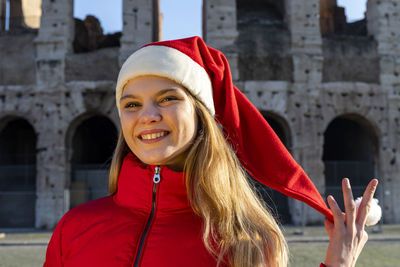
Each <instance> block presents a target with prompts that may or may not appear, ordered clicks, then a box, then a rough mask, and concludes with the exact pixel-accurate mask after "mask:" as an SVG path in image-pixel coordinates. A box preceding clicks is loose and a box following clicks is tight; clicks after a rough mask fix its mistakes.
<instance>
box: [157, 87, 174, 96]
mask: <svg viewBox="0 0 400 267" xmlns="http://www.w3.org/2000/svg"><path fill="white" fill-rule="evenodd" d="M169 92H173V93H176V92H178V90H177V89H175V88H167V89H163V90H161V91H159V92H158V93H157V94H156V96H160V95H163V94H166V93H169Z"/></svg>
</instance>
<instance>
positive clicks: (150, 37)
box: [119, 0, 161, 65]
mask: <svg viewBox="0 0 400 267" xmlns="http://www.w3.org/2000/svg"><path fill="white" fill-rule="evenodd" d="M159 7H160V3H159V0H123V7H122V10H123V28H122V37H121V48H120V50H119V51H120V52H119V53H120V56H119V63H120V65H122V64H123V63H124V61H125V59H126V58H127V57H128V56H130V55H131V54H132V53H133V52H134V51H135V50H137V49H138V48H140V47H141V46H143V45H145V44H147V43H149V42H155V41H159V40H160V30H159V29H160V23H161V21H160V15H159V14H160V12H159Z"/></svg>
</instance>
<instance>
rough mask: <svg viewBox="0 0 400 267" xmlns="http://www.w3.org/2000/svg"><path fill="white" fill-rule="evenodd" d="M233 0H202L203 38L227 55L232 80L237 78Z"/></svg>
mask: <svg viewBox="0 0 400 267" xmlns="http://www.w3.org/2000/svg"><path fill="white" fill-rule="evenodd" d="M238 35H239V34H238V31H237V28H236V1H235V0H203V39H204V40H205V41H206V42H207V45H209V46H211V47H214V48H216V49H218V50H221V51H222V52H223V53H224V54H225V56H226V57H227V59H228V61H229V64H230V68H231V72H232V78H233V80H239V70H238V53H237V52H236V51H235V49H234V43H235V40H236V38H237V37H238Z"/></svg>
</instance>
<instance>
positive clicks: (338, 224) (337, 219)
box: [327, 195, 345, 231]
mask: <svg viewBox="0 0 400 267" xmlns="http://www.w3.org/2000/svg"><path fill="white" fill-rule="evenodd" d="M327 200H328V205H329V207H330V209H331V211H332V215H333V222H334V224H335V229H337V230H340V231H342V230H343V229H344V228H345V225H344V220H343V215H342V211H341V210H340V208H339V205H338V204H337V203H336V200H335V199H334V198H333V196H331V195H329V196H328V198H327Z"/></svg>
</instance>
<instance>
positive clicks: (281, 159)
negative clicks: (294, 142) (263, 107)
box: [116, 37, 333, 221]
mask: <svg viewBox="0 0 400 267" xmlns="http://www.w3.org/2000/svg"><path fill="white" fill-rule="evenodd" d="M144 75H156V76H161V77H165V78H169V79H171V80H173V81H175V82H176V83H178V84H181V85H183V86H184V87H185V88H187V89H188V90H189V91H190V92H191V93H192V94H193V95H195V96H196V97H197V98H198V99H199V100H201V101H202V102H203V103H204V104H205V105H206V106H207V108H208V109H209V110H210V112H211V114H212V115H214V118H215V120H216V121H217V122H218V123H219V124H221V125H222V129H223V132H224V135H225V137H226V140H227V141H228V142H229V143H230V145H231V146H232V147H233V149H234V151H236V155H237V157H238V158H239V160H240V162H241V164H242V166H243V167H244V168H245V169H246V170H247V171H248V172H249V173H250V175H251V176H252V177H254V178H256V179H257V180H258V181H260V182H261V183H263V184H264V185H266V186H268V187H271V188H273V189H275V190H277V191H279V192H281V193H283V194H285V195H287V196H289V197H292V198H295V199H298V200H300V201H303V202H305V203H306V204H308V205H309V206H311V207H313V208H314V209H316V210H318V211H319V212H321V213H322V214H323V215H325V216H326V217H327V218H328V219H329V220H330V221H333V216H332V212H331V211H330V210H329V208H328V207H327V206H326V204H325V202H324V200H323V198H322V197H321V195H320V193H319V192H318V190H317V189H316V187H315V186H314V184H313V183H312V181H311V180H310V178H308V176H307V175H306V173H305V172H304V171H303V169H302V168H301V167H300V166H299V165H298V164H297V163H296V161H295V160H294V159H293V158H292V156H291V155H290V153H289V152H288V151H287V149H286V148H285V146H284V145H283V144H282V143H281V141H280V139H279V138H278V136H277V135H276V134H275V132H274V131H273V130H272V128H271V127H270V126H269V125H268V123H267V121H266V120H265V119H264V117H263V116H262V115H261V114H260V112H259V111H258V110H257V108H255V107H254V106H253V105H252V104H251V102H250V101H249V100H248V99H247V98H246V97H245V96H244V95H243V94H242V92H240V91H239V89H237V88H236V87H235V86H234V85H233V82H232V77H231V72H230V69H229V65H228V61H227V59H226V58H225V56H224V55H223V54H222V53H221V52H220V51H218V50H216V49H214V48H211V47H208V46H207V45H206V44H205V43H204V41H203V40H202V39H201V38H200V37H191V38H186V39H180V40H171V41H163V42H155V43H151V44H148V45H146V46H144V47H143V48H141V49H139V50H138V51H136V52H135V53H133V54H132V55H131V56H130V57H129V58H128V59H127V60H126V61H125V63H124V64H123V66H122V68H121V70H120V73H119V76H118V82H117V86H116V103H117V107H118V111H120V106H119V105H120V104H119V101H120V98H121V96H122V91H123V88H124V86H125V85H126V83H127V82H128V81H129V80H131V79H133V78H135V77H138V76H144Z"/></svg>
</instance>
